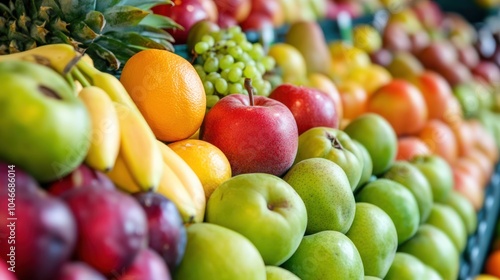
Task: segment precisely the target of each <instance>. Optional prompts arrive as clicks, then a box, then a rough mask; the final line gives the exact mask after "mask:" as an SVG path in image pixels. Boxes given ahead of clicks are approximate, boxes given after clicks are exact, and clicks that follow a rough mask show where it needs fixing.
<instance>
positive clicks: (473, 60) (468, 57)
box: [457, 45, 479, 69]
mask: <svg viewBox="0 0 500 280" xmlns="http://www.w3.org/2000/svg"><path fill="white" fill-rule="evenodd" d="M457 52H458V61H460V62H462V63H463V64H464V65H465V66H466V67H467V68H469V69H471V68H474V67H476V65H477V64H478V63H479V54H478V53H477V50H476V49H475V48H474V46H472V45H466V46H463V47H459V48H457Z"/></svg>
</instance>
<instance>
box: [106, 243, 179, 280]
mask: <svg viewBox="0 0 500 280" xmlns="http://www.w3.org/2000/svg"><path fill="white" fill-rule="evenodd" d="M112 279H113V280H135V279H137V280H171V279H172V277H171V276H170V272H169V271H168V268H167V266H166V265H165V262H164V261H163V259H162V258H161V257H160V256H159V255H158V254H157V253H156V252H155V251H153V250H151V249H148V248H144V249H142V250H141V251H140V252H139V253H138V254H137V256H136V257H135V259H134V262H133V263H132V264H131V265H130V266H129V267H128V268H127V269H125V271H124V272H123V273H122V274H120V275H117V276H116V277H113V278H112Z"/></svg>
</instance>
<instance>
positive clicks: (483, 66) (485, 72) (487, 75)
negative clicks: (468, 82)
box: [471, 60, 500, 85]
mask: <svg viewBox="0 0 500 280" xmlns="http://www.w3.org/2000/svg"><path fill="white" fill-rule="evenodd" d="M471 70H472V74H473V75H474V76H476V77H479V78H481V79H482V80H483V81H485V82H487V83H489V84H490V85H496V84H499V83H500V69H499V68H498V66H497V65H496V64H495V63H493V62H489V61H486V60H483V61H480V62H479V63H478V64H477V65H476V66H475V67H473V68H472V69H471Z"/></svg>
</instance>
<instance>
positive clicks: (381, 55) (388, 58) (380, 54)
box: [370, 48, 393, 67]
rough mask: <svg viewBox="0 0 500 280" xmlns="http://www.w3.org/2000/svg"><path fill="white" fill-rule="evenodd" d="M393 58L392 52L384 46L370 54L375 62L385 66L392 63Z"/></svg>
mask: <svg viewBox="0 0 500 280" xmlns="http://www.w3.org/2000/svg"><path fill="white" fill-rule="evenodd" d="M392 58H393V55H392V52H391V51H389V50H388V49H384V48H381V49H379V50H377V51H375V52H373V53H371V54H370V59H371V61H372V62H373V63H375V64H378V65H380V66H384V67H386V66H387V65H389V64H391V62H392Z"/></svg>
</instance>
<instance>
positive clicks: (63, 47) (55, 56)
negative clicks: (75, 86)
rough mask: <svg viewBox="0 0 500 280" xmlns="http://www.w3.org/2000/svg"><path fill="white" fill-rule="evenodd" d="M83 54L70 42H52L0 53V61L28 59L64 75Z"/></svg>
mask: <svg viewBox="0 0 500 280" xmlns="http://www.w3.org/2000/svg"><path fill="white" fill-rule="evenodd" d="M81 57H82V55H81V54H80V53H79V52H77V51H76V50H75V49H74V48H73V47H72V46H70V45H68V44H52V45H44V46H40V47H36V48H34V49H31V50H27V51H24V52H19V53H13V54H6V55H0V62H2V61H10V60H28V61H34V62H37V63H40V64H44V65H47V66H50V67H52V68H53V69H54V70H56V71H57V72H59V73H60V74H62V75H66V74H67V73H69V71H70V70H71V68H73V66H74V65H76V63H77V62H78V61H79V60H80V58H81Z"/></svg>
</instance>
